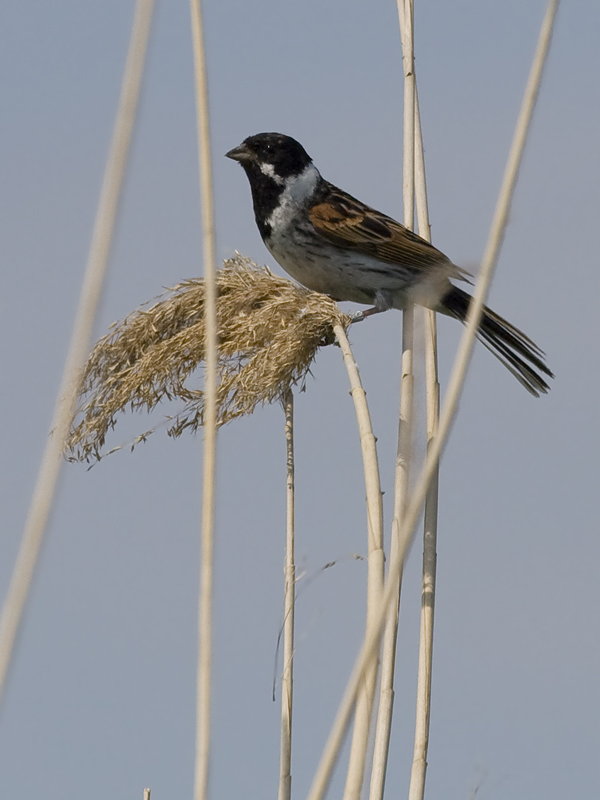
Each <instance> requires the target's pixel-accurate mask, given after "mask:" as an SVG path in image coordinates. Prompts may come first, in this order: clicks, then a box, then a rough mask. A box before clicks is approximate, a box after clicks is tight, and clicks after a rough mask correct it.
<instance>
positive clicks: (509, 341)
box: [440, 286, 554, 397]
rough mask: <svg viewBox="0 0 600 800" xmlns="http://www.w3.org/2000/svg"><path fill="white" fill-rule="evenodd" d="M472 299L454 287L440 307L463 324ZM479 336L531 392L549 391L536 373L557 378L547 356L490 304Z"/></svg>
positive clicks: (445, 296)
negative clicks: (545, 361)
mask: <svg viewBox="0 0 600 800" xmlns="http://www.w3.org/2000/svg"><path fill="white" fill-rule="evenodd" d="M470 302H471V295H470V294H467V292H463V290H462V289H458V288H457V287H456V286H453V287H452V289H451V290H450V291H449V292H448V293H447V294H445V295H444V297H443V298H442V301H441V303H440V306H441V308H442V309H443V310H444V311H445V312H446V313H447V314H449V315H450V316H452V317H456V319H459V320H460V321H461V322H463V323H464V322H466V319H467V312H468V310H469V303H470ZM477 336H478V338H479V340H480V341H481V342H483V344H484V345H485V346H486V347H487V349H488V350H490V351H491V352H492V353H493V354H494V355H495V356H496V358H498V359H499V360H500V361H501V362H502V363H503V364H504V366H505V367H506V368H507V369H509V370H510V371H511V372H512V374H513V375H514V376H515V378H516V379H517V380H518V381H520V382H521V383H522V384H523V386H524V387H525V388H526V389H527V391H528V392H531V394H532V395H534V396H535V397H539V396H540V394H546V392H548V391H549V389H550V387H549V386H548V384H547V383H546V381H545V380H544V378H543V377H542V376H541V375H540V374H539V373H538V372H536V369H537V370H539V372H541V373H543V375H546V376H547V377H549V378H553V377H554V375H553V374H552V373H551V372H550V370H549V369H548V367H547V366H546V365H545V364H544V362H543V361H542V359H543V357H544V353H543V352H542V350H540V348H539V347H538V346H537V345H535V344H534V343H533V342H532V341H531V339H529V338H528V337H527V336H525V334H524V333H522V332H521V331H520V330H519V329H518V328H515V327H514V325H511V324H510V322H507V321H506V320H505V319H502V317H500V316H498V314H495V313H494V312H493V311H492V310H491V309H490V308H488V307H487V306H485V307H484V311H483V317H482V318H481V322H480V323H479V330H478V331H477ZM533 367H535V368H536V369H533Z"/></svg>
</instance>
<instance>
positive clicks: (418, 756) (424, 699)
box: [408, 93, 440, 800]
mask: <svg viewBox="0 0 600 800" xmlns="http://www.w3.org/2000/svg"><path fill="white" fill-rule="evenodd" d="M415 116H416V124H415V173H416V175H415V193H416V198H417V219H418V224H419V235H420V236H422V237H423V239H427V241H428V242H430V241H431V227H430V224H429V209H428V204H427V187H426V183H425V159H424V156H423V138H422V133H421V120H420V114H419V101H418V94H417V93H415ZM423 323H424V325H423V329H424V332H425V388H426V393H427V394H426V397H427V399H426V410H427V447H428V448H429V447H430V445H431V442H432V441H433V438H434V437H435V435H436V433H437V426H438V422H439V414H440V410H439V409H440V385H439V381H438V366H437V321H436V315H435V312H434V311H430V310H429V309H423ZM438 488H439V463H438V465H437V466H436V469H435V472H434V474H433V478H432V480H431V484H430V485H429V489H428V491H427V496H426V498H425V518H424V524H423V577H422V588H421V620H420V632H419V665H418V670H417V709H416V723H415V741H414V752H413V764H412V769H411V775H410V786H409V793H408V794H409V800H422V798H423V796H424V794H425V775H426V771H427V751H428V748H429V721H430V712H431V675H432V665H433V623H434V615H435V581H436V565H437V522H438Z"/></svg>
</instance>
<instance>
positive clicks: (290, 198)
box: [226, 133, 554, 397]
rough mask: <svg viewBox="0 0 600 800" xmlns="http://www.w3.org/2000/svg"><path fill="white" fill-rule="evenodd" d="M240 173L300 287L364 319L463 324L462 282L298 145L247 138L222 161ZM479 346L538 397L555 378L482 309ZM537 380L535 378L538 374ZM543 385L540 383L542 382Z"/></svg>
mask: <svg viewBox="0 0 600 800" xmlns="http://www.w3.org/2000/svg"><path fill="white" fill-rule="evenodd" d="M226 155H227V157H228V158H231V159H233V160H234V161H239V163H240V164H241V166H242V167H243V168H244V170H245V172H246V175H247V176H248V180H249V181H250V189H251V192H252V200H253V203H254V215H255V217H256V224H257V225H258V230H259V231H260V235H261V236H262V239H263V242H264V243H265V245H266V246H267V249H268V250H269V251H270V253H271V254H272V255H273V257H274V258H275V260H276V261H277V262H278V263H279V264H280V265H281V266H282V267H283V269H284V270H285V271H286V272H287V273H288V274H289V275H291V276H292V277H293V278H295V279H296V280H297V281H298V282H299V283H301V284H302V285H303V286H306V287H307V288H308V289H312V290H313V291H316V292H322V293H323V294H327V295H329V296H330V297H332V298H333V299H335V300H338V301H340V300H349V301H352V302H354V303H365V304H373V308H370V309H368V310H366V311H364V312H363V316H368V315H370V314H374V313H378V312H380V311H387V310H388V309H390V308H398V309H403V308H404V306H405V305H406V303H407V302H408V303H416V304H418V305H421V306H425V308H430V309H432V310H433V311H438V312H439V313H441V314H446V315H448V316H451V317H456V319H459V320H460V321H461V322H463V323H464V322H465V320H466V318H467V311H468V308H469V303H470V301H471V295H470V294H468V293H467V292H465V291H463V290H462V289H460V288H458V287H457V286H454V285H453V284H452V283H451V282H450V281H451V280H463V281H468V277H467V276H468V273H467V272H465V271H464V270H462V269H461V268H460V267H457V266H456V264H453V263H452V261H450V259H449V258H447V257H446V256H445V255H444V254H443V253H442V252H440V251H439V250H437V249H436V248H435V247H434V246H433V245H432V244H430V243H429V242H427V241H425V239H422V238H421V237H420V236H417V234H416V233H413V232H412V231H411V230H409V229H407V228H405V227H404V226H403V225H401V224H400V223H399V222H396V220H394V219H392V218H391V217H388V216H386V215H385V214H381V213H380V212H379V211H375V210H374V209H373V208H370V207H369V206H367V205H365V204H364V203H361V202H360V200H356V199H355V198H354V197H352V196H351V195H349V194H347V193H346V192H344V191H342V190H341V189H338V188H337V187H335V186H333V185H332V184H331V183H329V182H328V181H326V180H325V179H324V178H322V177H321V173H320V172H319V170H318V169H317V168H316V167H315V165H314V164H313V162H312V159H311V158H310V156H309V155H308V154H307V152H306V150H305V149H304V148H303V147H302V145H301V144H300V143H299V142H297V141H296V140H295V139H292V138H291V137H290V136H284V135H283V134H281V133H259V134H257V135H256V136H249V137H248V138H247V139H245V140H244V141H243V142H242V144H241V145H239V146H238V147H234V148H233V150H230V151H229V152H228V153H227V154H226ZM478 335H479V338H480V339H481V341H482V342H483V343H484V344H485V345H486V347H487V348H488V349H489V350H491V352H492V353H493V354H494V355H495V356H496V357H497V358H498V359H500V361H502V363H503V364H504V365H505V366H506V367H507V368H508V369H509V370H510V371H511V372H512V373H513V375H515V377H516V378H517V379H518V380H519V381H520V382H521V383H522V384H523V385H524V386H525V388H526V389H527V390H528V391H529V392H531V394H533V395H535V396H536V397H537V396H539V395H540V393H545V392H547V391H548V389H549V386H548V384H547V383H546V380H545V377H548V378H552V377H554V376H553V375H552V373H551V372H550V370H549V369H548V367H547V366H546V365H545V364H544V362H543V360H542V359H543V356H544V354H543V352H542V351H541V350H540V349H539V347H537V346H536V345H535V344H534V343H533V342H532V341H531V339H529V338H528V337H527V336H526V335H525V334H524V333H522V332H521V331H520V330H518V328H515V327H514V326H513V325H511V324H510V322H507V321H506V320H505V319H502V317H500V316H498V315H497V314H495V313H494V312H493V311H492V310H491V309H489V308H487V307H486V308H485V311H484V314H483V317H482V320H481V323H480V326H479V330H478ZM540 373H541V374H540ZM544 376H545V377H544Z"/></svg>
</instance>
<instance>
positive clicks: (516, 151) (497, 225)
mask: <svg viewBox="0 0 600 800" xmlns="http://www.w3.org/2000/svg"><path fill="white" fill-rule="evenodd" d="M558 3H559V0H551V2H550V4H549V6H548V10H547V12H546V16H545V18H544V22H543V24H542V30H541V32H540V36H539V40H538V45H537V49H536V53H535V56H534V60H533V65H532V68H531V72H530V75H529V80H528V82H527V87H526V89H525V95H524V98H523V102H522V105H521V111H520V114H519V119H518V121H517V126H516V130H515V135H514V138H513V142H512V145H511V149H510V153H509V157H508V163H507V166H506V170H505V173H504V178H503V181H502V186H501V189H500V195H499V198H498V202H497V205H496V211H495V213H494V218H493V221H492V225H491V230H490V234H489V237H488V243H487V246H486V249H485V254H484V257H483V261H482V266H481V271H480V273H479V277H478V279H477V282H476V285H475V291H474V295H473V300H472V302H471V305H470V308H469V314H468V317H467V323H466V326H465V329H464V331H463V335H462V337H461V341H460V345H459V349H458V353H457V356H456V359H455V362H454V367H453V369H452V375H451V377H450V383H449V386H448V392H447V395H446V398H445V401H444V407H443V410H442V414H441V417H440V424H439V429H438V434H437V436H436V437H435V438H434V439H433V441H432V442H431V446H430V447H429V450H428V453H427V458H426V460H425V464H424V466H423V469H422V471H421V474H420V476H419V479H418V481H417V484H416V486H415V489H414V491H413V493H412V495H411V498H410V502H409V504H408V508H407V511H406V515H405V517H404V520H403V522H402V527H401V530H400V549H399V552H398V556H397V558H396V559H395V560H394V561H392V563H391V564H390V568H389V573H388V579H387V581H386V584H385V590H384V593H383V597H382V600H381V603H380V604H379V607H378V608H377V612H376V614H375V615H374V618H373V624H372V625H371V626H370V628H369V632H368V634H367V636H365V640H364V642H363V645H362V647H361V649H360V652H359V655H358V658H357V660H356V663H355V665H354V669H353V670H352V674H351V676H350V679H349V681H348V684H347V686H346V690H345V692H344V696H343V698H342V702H341V703H340V707H339V709H338V713H337V715H336V718H335V721H334V724H333V727H332V730H331V733H330V735H329V739H328V741H327V744H326V746H325V750H324V752H323V755H322V757H321V762H320V764H319V767H318V769H317V773H316V775H315V777H314V780H313V784H312V786H311V789H310V791H309V794H308V800H321V798H322V797H323V795H324V793H325V790H326V788H327V785H328V783H329V779H330V776H331V772H332V769H333V766H334V764H335V760H336V757H337V753H338V751H339V748H340V746H341V744H342V741H343V738H344V735H345V731H346V728H347V726H348V722H349V720H350V715H351V713H352V709H353V707H354V702H355V697H356V696H357V693H358V690H359V687H360V685H361V681H362V676H363V674H364V672H365V669H366V668H367V667H368V665H369V664H370V662H371V659H372V658H373V654H374V653H375V652H376V651H377V647H378V643H379V636H380V631H381V628H382V626H383V624H384V621H385V618H386V616H387V610H388V608H389V605H390V603H391V602H392V600H393V598H394V596H395V592H394V590H395V581H397V580H398V578H399V576H400V574H401V573H402V568H403V565H404V560H405V558H406V555H407V553H408V550H409V547H410V544H411V542H412V538H413V531H414V528H415V525H416V523H417V520H418V517H419V514H420V512H421V508H422V505H423V502H424V501H425V496H426V494H427V491H428V489H429V486H430V484H431V481H432V479H433V477H434V474H435V471H436V469H437V465H438V462H439V458H440V455H441V453H442V450H443V448H444V446H445V444H446V440H447V438H448V434H449V432H450V427H451V425H452V422H453V420H454V416H455V414H456V410H457V407H458V400H459V397H460V394H461V391H462V388H463V385H464V379H465V376H466V372H467V368H468V366H469V362H470V358H471V354H472V351H473V346H474V344H475V336H476V333H477V327H478V325H479V321H480V319H481V314H482V311H483V305H484V302H485V299H486V296H487V292H488V290H489V286H490V282H491V279H492V277H493V273H494V268H495V266H496V262H497V259H498V254H499V251H500V247H501V244H502V240H503V236H504V231H505V228H506V223H507V221H508V214H509V211H510V205H511V200H512V196H513V193H514V188H515V184H516V180H517V175H518V171H519V166H520V163H521V158H522V156H523V149H524V147H525V141H526V139H527V133H528V131H529V126H530V123H531V117H532V114H533V109H534V106H535V101H536V99H537V95H538V91H539V87H540V83H541V78H542V72H543V68H544V64H545V61H546V57H547V55H548V50H549V46H550V39H551V36H552V28H553V24H554V19H555V17H556V11H557V8H558Z"/></svg>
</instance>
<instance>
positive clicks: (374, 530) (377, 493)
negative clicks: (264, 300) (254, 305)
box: [333, 325, 384, 800]
mask: <svg viewBox="0 0 600 800" xmlns="http://www.w3.org/2000/svg"><path fill="white" fill-rule="evenodd" d="M333 330H334V333H335V335H336V337H337V340H338V342H339V345H340V348H341V350H342V354H343V357H344V364H345V365H346V369H347V371H348V377H349V379H350V394H351V395H352V400H353V401H354V407H355V410H356V420H357V423H358V430H359V434H360V444H361V449H362V457H363V466H364V472H365V487H366V494H367V533H368V551H369V560H368V577H367V626H366V631H367V635H368V633H369V631H370V629H371V626H372V624H373V619H374V614H375V612H376V609H377V608H378V606H379V602H380V598H381V591H382V587H383V560H384V559H383V507H382V502H381V483H380V480H379V463H378V460H377V446H376V439H375V436H374V435H373V428H372V425H371V416H370V414H369V407H368V405H367V397H366V394H365V391H364V389H363V387H362V384H361V381H360V375H359V372H358V367H357V366H356V362H355V361H354V356H353V355H352V350H351V349H350V343H349V342H348V337H347V336H346V332H345V331H344V329H343V327H342V326H341V325H335V326H334V329H333ZM377 666H378V659H377V654H376V652H374V653H373V658H372V659H371V661H370V662H369V664H368V665H366V667H365V671H364V674H363V676H362V680H361V683H360V688H359V689H358V693H357V697H356V710H355V714H354V732H353V736H352V743H351V746H350V759H349V762H348V773H347V776H346V786H345V789H344V800H359V798H360V793H361V789H362V784H363V779H364V771H365V762H366V756H367V749H368V745H369V731H370V727H371V716H372V711H373V699H374V695H375V685H376V680H377Z"/></svg>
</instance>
